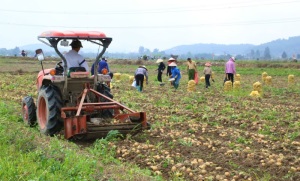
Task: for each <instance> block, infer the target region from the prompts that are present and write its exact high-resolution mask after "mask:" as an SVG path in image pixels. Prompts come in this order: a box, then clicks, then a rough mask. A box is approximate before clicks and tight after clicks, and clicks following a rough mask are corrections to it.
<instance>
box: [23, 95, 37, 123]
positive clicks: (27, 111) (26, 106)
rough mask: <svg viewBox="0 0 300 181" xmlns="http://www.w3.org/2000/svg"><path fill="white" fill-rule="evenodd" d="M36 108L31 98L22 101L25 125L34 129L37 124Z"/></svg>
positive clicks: (27, 97)
mask: <svg viewBox="0 0 300 181" xmlns="http://www.w3.org/2000/svg"><path fill="white" fill-rule="evenodd" d="M35 110H36V107H35V104H34V101H33V98H32V97H31V96H26V97H24V99H23V100H22V117H23V121H24V123H25V124H27V125H28V126H30V127H32V126H34V125H35V124H36V111H35Z"/></svg>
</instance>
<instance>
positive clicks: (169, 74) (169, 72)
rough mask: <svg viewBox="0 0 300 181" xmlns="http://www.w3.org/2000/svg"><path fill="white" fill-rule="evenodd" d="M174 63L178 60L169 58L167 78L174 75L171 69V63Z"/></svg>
mask: <svg viewBox="0 0 300 181" xmlns="http://www.w3.org/2000/svg"><path fill="white" fill-rule="evenodd" d="M172 62H176V59H175V58H173V57H171V58H169V60H168V67H167V76H169V77H171V75H172V72H171V67H170V63H172Z"/></svg>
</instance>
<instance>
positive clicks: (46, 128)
mask: <svg viewBox="0 0 300 181" xmlns="http://www.w3.org/2000/svg"><path fill="white" fill-rule="evenodd" d="M38 40H40V41H41V42H43V43H45V44H46V45H48V46H50V47H52V48H54V50H55V52H56V53H57V54H58V55H59V57H60V58H61V60H62V62H63V65H64V66H62V65H61V63H62V62H58V63H57V65H56V67H55V68H53V69H44V68H43V63H42V62H43V61H45V58H44V54H43V51H42V50H41V49H38V50H36V53H37V54H36V56H37V58H38V60H39V61H40V62H41V65H42V70H41V71H40V72H39V74H38V76H37V81H36V84H37V90H38V97H37V99H36V104H35V103H34V99H33V98H32V97H31V96H27V97H25V98H24V99H23V100H22V113H23V120H24V122H25V123H26V124H28V125H29V126H34V125H36V122H37V123H38V126H39V129H40V131H41V133H43V134H46V135H51V136H52V135H55V134H57V133H58V132H60V131H61V130H63V131H64V136H65V138H66V139H95V138H102V137H105V136H106V135H107V134H108V132H109V131H111V130H118V131H119V133H120V134H123V135H125V134H135V133H137V132H139V131H141V130H143V129H148V128H150V126H149V124H148V123H147V121H146V113H145V112H135V111H133V110H131V109H130V108H128V107H126V106H124V105H122V104H120V103H118V102H116V101H114V100H113V96H112V94H111V93H110V88H109V87H108V86H107V83H109V82H110V81H111V78H110V76H109V75H103V74H98V72H97V69H98V63H99V60H100V58H101V57H102V56H103V54H104V53H105V51H106V49H107V48H108V46H109V45H110V43H111V41H112V38H109V37H106V35H105V34H104V33H102V32H98V31H63V32H60V31H48V32H44V33H42V34H41V35H40V36H38ZM68 40H72V41H73V40H85V41H88V42H91V43H93V44H96V45H99V48H101V49H102V50H101V52H100V53H99V54H98V55H97V57H96V59H95V61H94V65H95V68H94V70H95V71H94V75H95V76H90V73H89V72H87V71H86V72H83V71H79V72H76V71H75V72H71V73H70V74H69V72H68V71H69V70H70V69H71V68H69V70H68V68H67V61H66V59H65V57H64V55H63V54H62V53H61V51H60V50H59V49H58V44H59V42H60V45H61V46H68V45H69V41H68ZM77 68H78V67H77ZM73 70H76V67H73ZM67 75H68V76H67Z"/></svg>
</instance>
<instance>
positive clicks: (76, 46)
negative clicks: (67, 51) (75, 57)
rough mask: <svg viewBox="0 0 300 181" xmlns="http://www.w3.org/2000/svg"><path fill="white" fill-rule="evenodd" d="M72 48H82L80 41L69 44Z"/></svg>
mask: <svg viewBox="0 0 300 181" xmlns="http://www.w3.org/2000/svg"><path fill="white" fill-rule="evenodd" d="M70 46H71V47H72V48H79V47H82V44H81V41H79V40H73V41H72V43H71V44H70Z"/></svg>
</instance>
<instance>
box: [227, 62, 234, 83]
mask: <svg viewBox="0 0 300 181" xmlns="http://www.w3.org/2000/svg"><path fill="white" fill-rule="evenodd" d="M234 62H235V58H234V57H231V58H230V59H229V60H228V61H227V62H226V64H225V76H226V77H225V80H230V81H231V82H232V83H233V81H234V75H235V74H236V71H235V64H234Z"/></svg>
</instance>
